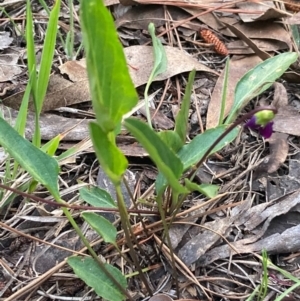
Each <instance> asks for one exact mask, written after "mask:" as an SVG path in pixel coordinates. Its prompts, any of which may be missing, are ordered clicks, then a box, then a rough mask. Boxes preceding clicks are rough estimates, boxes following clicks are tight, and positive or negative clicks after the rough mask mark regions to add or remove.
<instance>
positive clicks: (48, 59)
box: [29, 0, 60, 114]
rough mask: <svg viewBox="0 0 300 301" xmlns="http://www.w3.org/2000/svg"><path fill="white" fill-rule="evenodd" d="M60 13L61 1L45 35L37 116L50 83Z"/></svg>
mask: <svg viewBox="0 0 300 301" xmlns="http://www.w3.org/2000/svg"><path fill="white" fill-rule="evenodd" d="M59 12H60V0H56V1H55V3H54V6H53V9H52V11H51V13H50V16H49V20H48V26H47V30H46V34H45V42H44V45H43V50H42V56H41V64H40V71H39V75H38V80H37V87H36V88H37V91H36V93H35V98H34V102H35V106H36V113H37V114H39V113H40V112H41V109H42V106H43V102H44V98H45V95H46V92H47V87H48V83H49V77H50V71H51V67H52V61H53V56H54V51H55V45H56V35H57V30H58V17H59ZM29 70H31V69H29Z"/></svg>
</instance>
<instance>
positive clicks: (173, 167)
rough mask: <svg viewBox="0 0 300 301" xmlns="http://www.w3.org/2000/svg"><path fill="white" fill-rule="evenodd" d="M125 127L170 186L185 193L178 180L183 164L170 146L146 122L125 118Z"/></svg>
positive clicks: (185, 190)
mask: <svg viewBox="0 0 300 301" xmlns="http://www.w3.org/2000/svg"><path fill="white" fill-rule="evenodd" d="M125 127H126V128H127V129H128V130H129V131H130V132H131V134H132V135H133V136H134V137H135V138H136V139H137V140H138V142H139V143H141V145H142V146H143V147H144V148H145V150H146V151H147V152H148V153H149V155H150V157H151V159H152V160H153V161H154V162H155V164H156V166H157V168H158V170H159V171H160V172H161V173H162V174H163V175H164V176H165V178H166V179H167V181H168V183H169V184H170V186H171V187H172V188H173V189H174V190H175V191H177V192H181V193H185V192H187V189H185V188H184V187H183V186H181V185H180V184H179V182H178V179H179V177H180V176H181V175H182V172H183V165H182V163H181V161H180V160H179V158H178V157H177V156H176V155H175V153H174V152H173V151H172V149H171V148H169V147H168V145H167V144H166V143H165V142H164V141H163V140H161V139H160V137H159V136H158V134H157V133H155V132H154V131H153V130H152V129H151V128H150V127H149V126H148V125H147V124H145V123H143V122H141V121H139V120H137V119H134V118H128V119H126V120H125Z"/></svg>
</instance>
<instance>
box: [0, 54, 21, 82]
mask: <svg viewBox="0 0 300 301" xmlns="http://www.w3.org/2000/svg"><path fill="white" fill-rule="evenodd" d="M18 59H19V55H18V54H14V53H10V54H9V53H7V54H0V82H2V83H3V82H6V81H9V80H12V79H13V78H14V77H15V76H16V75H17V74H20V73H21V72H22V69H21V68H20V67H19V66H18Z"/></svg>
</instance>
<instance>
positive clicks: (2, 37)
mask: <svg viewBox="0 0 300 301" xmlns="http://www.w3.org/2000/svg"><path fill="white" fill-rule="evenodd" d="M12 41H13V38H11V37H10V34H9V32H8V31H0V50H3V49H5V48H7V47H8V46H9V45H10V44H11V43H12Z"/></svg>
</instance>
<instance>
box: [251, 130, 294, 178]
mask: <svg viewBox="0 0 300 301" xmlns="http://www.w3.org/2000/svg"><path fill="white" fill-rule="evenodd" d="M287 138H288V135H287V134H283V133H274V134H273V135H272V136H271V137H270V138H269V139H268V141H269V144H270V155H269V156H267V157H266V158H265V160H264V162H263V163H262V164H261V165H260V166H259V167H258V168H257V169H256V170H255V172H254V178H255V179H258V178H261V177H262V176H264V175H266V174H270V173H273V172H275V171H277V170H278V169H279V167H280V166H281V165H282V164H283V163H284V161H285V160H286V158H287V155H288V152H289V144H288V142H287Z"/></svg>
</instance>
